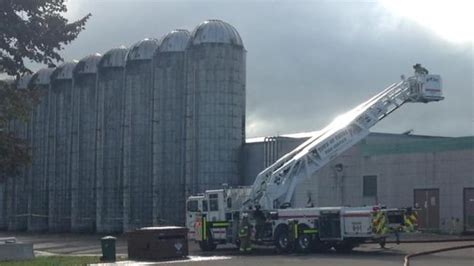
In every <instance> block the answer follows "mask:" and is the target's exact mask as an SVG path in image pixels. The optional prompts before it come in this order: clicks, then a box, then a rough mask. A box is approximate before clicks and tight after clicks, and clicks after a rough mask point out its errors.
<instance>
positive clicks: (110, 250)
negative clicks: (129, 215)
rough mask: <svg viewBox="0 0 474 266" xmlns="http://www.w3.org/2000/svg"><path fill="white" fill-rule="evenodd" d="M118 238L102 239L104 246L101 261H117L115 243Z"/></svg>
mask: <svg viewBox="0 0 474 266" xmlns="http://www.w3.org/2000/svg"><path fill="white" fill-rule="evenodd" d="M116 240H117V238H115V237H113V236H105V237H102V238H101V239H100V244H101V246H102V257H101V258H100V260H101V261H115V241H116Z"/></svg>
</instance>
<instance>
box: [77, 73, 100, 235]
mask: <svg viewBox="0 0 474 266" xmlns="http://www.w3.org/2000/svg"><path fill="white" fill-rule="evenodd" d="M96 84H97V75H96V74H95V73H94V74H91V73H88V74H83V73H82V74H78V73H75V74H74V88H73V105H72V106H73V108H72V122H73V123H72V124H73V125H72V135H71V138H72V141H71V143H72V149H71V231H73V232H90V231H94V230H95V212H96V205H95V163H96V161H95V159H96V126H97V93H96Z"/></svg>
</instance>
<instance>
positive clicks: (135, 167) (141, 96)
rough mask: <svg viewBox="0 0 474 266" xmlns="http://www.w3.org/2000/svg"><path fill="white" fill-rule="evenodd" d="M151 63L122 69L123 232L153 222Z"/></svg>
mask: <svg viewBox="0 0 474 266" xmlns="http://www.w3.org/2000/svg"><path fill="white" fill-rule="evenodd" d="M151 64H152V61H151V60H134V61H128V62H127V65H126V68H125V110H124V111H125V114H124V147H123V149H124V155H123V156H124V157H123V160H124V162H123V175H124V196H123V197H124V198H123V200H124V210H123V212H124V213H123V215H124V230H125V231H126V230H129V229H133V228H138V227H143V226H149V225H151V224H152V222H153V219H152V215H153V211H152V208H153V195H152V185H153V182H152V179H153V177H152V172H151V168H152V167H151V150H152V147H151V114H152V112H151V104H152V89H153V86H152V66H151Z"/></svg>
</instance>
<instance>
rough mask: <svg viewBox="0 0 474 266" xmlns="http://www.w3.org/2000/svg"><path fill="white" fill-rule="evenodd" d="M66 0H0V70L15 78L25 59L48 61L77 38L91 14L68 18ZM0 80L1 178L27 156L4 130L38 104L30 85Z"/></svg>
mask: <svg viewBox="0 0 474 266" xmlns="http://www.w3.org/2000/svg"><path fill="white" fill-rule="evenodd" d="M65 2H66V0H0V75H9V76H13V77H14V78H15V79H18V78H20V77H21V76H22V75H25V74H27V73H31V70H30V69H29V68H28V66H27V65H26V64H25V62H28V61H29V62H36V63H43V64H47V65H51V64H54V63H57V62H60V61H62V60H63V59H62V57H61V55H60V54H59V52H60V51H61V50H62V49H64V46H65V45H67V44H69V43H70V42H71V41H73V40H74V39H76V38H77V36H78V35H79V33H80V32H81V31H82V30H83V29H84V26H85V24H86V22H87V20H88V19H89V17H90V16H91V15H90V14H88V15H86V16H85V17H83V18H81V19H79V20H77V21H73V22H69V21H68V20H67V19H66V18H65V17H64V13H65V12H66V11H67V7H66V4H65ZM14 84H15V83H14V82H13V83H11V82H0V179H2V178H3V177H5V176H6V175H11V174H14V173H15V172H16V171H17V169H18V168H19V167H21V166H23V165H25V164H27V163H28V162H29V160H30V155H29V147H28V144H27V142H26V141H25V140H22V139H20V138H18V137H17V136H14V135H13V134H11V132H9V131H8V130H7V126H8V123H9V121H13V120H15V121H23V122H27V121H28V119H29V114H30V112H31V111H32V109H33V108H34V106H35V105H36V104H37V103H38V98H39V95H37V93H36V92H35V90H34V89H31V88H30V89H27V90H17V89H16V88H15V86H14Z"/></svg>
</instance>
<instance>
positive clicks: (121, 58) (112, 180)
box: [96, 47, 128, 233]
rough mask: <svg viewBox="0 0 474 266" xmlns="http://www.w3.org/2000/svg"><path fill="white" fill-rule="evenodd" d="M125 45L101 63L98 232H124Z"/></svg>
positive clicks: (112, 51)
mask: <svg viewBox="0 0 474 266" xmlns="http://www.w3.org/2000/svg"><path fill="white" fill-rule="evenodd" d="M127 51H128V50H127V49H126V48H125V47H120V48H115V49H112V50H110V51H108V52H106V53H105V54H104V56H103V57H102V59H101V60H100V62H99V66H98V68H99V73H98V81H97V118H98V121H97V156H96V158H97V162H96V165H97V166H96V167H97V171H96V178H97V187H96V204H97V211H96V228H97V232H101V233H111V232H121V231H122V229H123V228H122V223H123V187H122V183H123V179H122V178H123V176H122V140H123V127H122V119H123V109H124V102H123V100H124V98H123V97H124V70H125V56H126V54H127Z"/></svg>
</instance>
